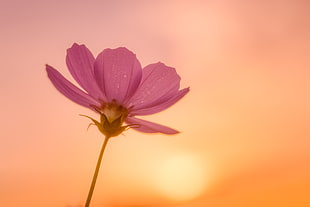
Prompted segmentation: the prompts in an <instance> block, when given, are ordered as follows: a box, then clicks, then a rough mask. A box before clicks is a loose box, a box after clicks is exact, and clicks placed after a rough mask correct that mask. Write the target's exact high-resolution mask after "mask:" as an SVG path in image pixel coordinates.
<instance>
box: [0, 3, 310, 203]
mask: <svg viewBox="0 0 310 207" xmlns="http://www.w3.org/2000/svg"><path fill="white" fill-rule="evenodd" d="M309 11H310V2H309V1H307V0H271V1H259V0H252V1H246V0H205V1H202V0H201V1H198V0H192V1H182V0H179V1H176V0H175V1H173V0H170V1H163V0H159V1H148V0H146V1H141V0H133V1H131V0H129V1H125V0H123V1H120V0H116V1H105V0H101V1H99V0H98V1H86V0H74V1H73V0H63V1H56V0H55V1H46V0H40V1H39V0H28V1H22V0H1V1H0V29H1V34H0V36H1V38H0V45H1V49H0V73H1V75H0V90H1V96H0V101H1V108H0V114H1V118H0V129H1V137H0V201H1V205H2V206H5V207H18V206H31V207H42V206H44V207H56V206H59V207H79V206H80V207H81V206H83V204H84V202H85V200H86V196H87V193H88V189H89V186H90V182H91V178H92V175H93V172H94V168H95V164H96V161H97V156H98V154H99V151H100V147H101V144H102V142H103V136H102V135H101V134H100V133H99V132H98V130H97V129H96V128H95V127H90V128H89V130H88V131H87V126H88V124H89V120H88V119H86V118H85V117H81V116H79V115H78V114H86V115H89V116H92V117H97V115H96V114H94V113H93V112H91V111H90V110H89V109H86V108H83V107H81V106H79V105H77V104H75V103H73V102H71V101H70V100H68V99H67V98H65V97H64V96H63V95H62V94H60V93H59V92H58V91H57V90H56V89H55V88H54V86H53V85H52V84H51V82H50V81H49V79H48V78H47V75H46V71H45V64H47V63H48V64H50V65H52V66H53V67H55V68H57V69H58V70H59V71H60V72H61V73H62V74H64V76H66V77H67V78H68V79H69V80H72V77H71V76H70V75H69V72H68V71H67V68H66V64H65V55H66V49H67V48H69V47H71V45H72V44H73V43H74V42H76V43H79V44H86V45H87V47H88V48H89V49H90V50H91V51H92V52H93V54H94V55H95V56H96V55H97V54H98V53H99V52H101V51H102V50H103V49H105V48H116V47H119V46H125V47H127V48H128V49H130V50H132V51H133V52H134V53H135V54H136V55H137V57H138V59H139V60H140V62H141V64H142V65H143V66H146V65H148V64H150V63H154V62H158V61H161V62H164V63H165V64H166V65H169V66H172V67H175V68H176V69H177V72H178V73H179V74H180V75H181V77H182V80H181V85H182V88H184V87H187V86H190V87H191V91H190V93H189V94H188V95H187V96H185V97H184V98H183V99H182V100H181V101H179V102H178V103H177V104H176V105H174V106H173V107H171V108H169V109H168V110H165V111H164V112H161V113H159V114H155V115H152V116H147V117H143V118H145V119H147V120H151V121H154V122H157V123H161V124H164V125H167V126H170V127H172V128H175V129H178V130H180V131H181V132H182V133H180V134H178V135H175V136H166V135H161V134H151V135H150V134H143V133H139V132H137V131H134V130H129V131H126V132H125V133H124V135H121V136H119V137H117V138H114V139H112V140H111V141H110V142H109V144H108V147H107V150H106V152H105V155H104V159H103V163H102V168H101V170H100V173H99V177H98V181H97V185H96V188H95V192H94V195H93V200H92V203H91V206H93V207H155V206H156V207H157V206H158V207H170V206H177V207H198V206H199V207H200V206H203V207H204V206H210V207H227V206H230V207H243V206H244V207H248V206H252V207H255V206H257V207H258V206H260V207H261V206H281V207H291V206H292V207H293V206H294V207H308V206H310V197H309V195H310V165H309V163H310V139H309V138H310V127H309V122H310V95H309V89H310V81H309V79H310V62H309V54H310V27H309V25H310V12H309Z"/></svg>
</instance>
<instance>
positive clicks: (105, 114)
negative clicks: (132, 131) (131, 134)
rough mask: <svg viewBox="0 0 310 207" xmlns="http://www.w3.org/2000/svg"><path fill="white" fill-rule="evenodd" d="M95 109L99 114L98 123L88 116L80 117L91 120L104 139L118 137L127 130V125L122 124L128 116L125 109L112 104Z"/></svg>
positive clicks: (105, 104)
mask: <svg viewBox="0 0 310 207" xmlns="http://www.w3.org/2000/svg"><path fill="white" fill-rule="evenodd" d="M96 109H97V111H98V112H99V113H100V122H98V121H97V120H95V119H93V118H91V117H89V116H85V115H82V116H85V117H87V118H89V119H91V120H92V121H93V122H94V123H92V124H93V125H96V126H97V127H98V129H99V131H100V132H101V133H102V134H104V135H105V136H106V137H108V138H110V137H115V136H118V135H119V134H121V133H122V132H123V131H124V130H126V129H128V127H129V126H128V125H126V126H123V123H124V121H125V119H126V118H127V116H128V110H127V109H126V108H125V107H123V106H121V105H118V104H116V103H115V102H112V103H104V104H102V106H101V108H96Z"/></svg>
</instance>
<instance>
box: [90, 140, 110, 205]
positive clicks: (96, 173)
mask: <svg viewBox="0 0 310 207" xmlns="http://www.w3.org/2000/svg"><path fill="white" fill-rule="evenodd" d="M109 138H110V137H105V139H104V142H103V145H102V147H101V151H100V154H99V157H98V161H97V165H96V169H95V173H94V176H93V180H92V182H91V186H90V189H89V192H88V196H87V200H86V204H85V207H89V204H90V201H91V198H92V196H93V192H94V188H95V185H96V180H97V177H98V172H99V168H100V164H101V160H102V157H103V153H104V150H105V148H106V146H107V144H108V141H109Z"/></svg>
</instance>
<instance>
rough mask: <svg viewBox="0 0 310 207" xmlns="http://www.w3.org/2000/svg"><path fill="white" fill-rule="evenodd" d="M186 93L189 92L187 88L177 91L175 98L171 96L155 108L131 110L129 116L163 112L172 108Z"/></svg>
mask: <svg viewBox="0 0 310 207" xmlns="http://www.w3.org/2000/svg"><path fill="white" fill-rule="evenodd" d="M188 92H189V88H184V89H182V90H180V91H178V92H177V94H176V95H175V96H173V97H172V98H170V99H169V100H166V101H164V102H162V103H160V104H158V105H155V106H152V107H149V108H142V109H138V110H135V109H134V108H133V110H132V111H131V112H130V114H131V115H150V114H155V113H158V112H160V111H163V110H165V109H167V108H169V107H170V106H172V105H173V104H175V103H176V102H178V101H179V100H180V99H181V98H183V97H184V96H185V95H186V94H187V93H188Z"/></svg>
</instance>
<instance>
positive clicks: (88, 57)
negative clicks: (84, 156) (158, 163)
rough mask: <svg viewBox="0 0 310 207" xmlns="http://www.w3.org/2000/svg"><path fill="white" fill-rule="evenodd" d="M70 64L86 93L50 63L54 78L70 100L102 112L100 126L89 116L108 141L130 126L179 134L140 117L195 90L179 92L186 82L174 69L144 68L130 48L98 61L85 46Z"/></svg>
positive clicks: (70, 55) (108, 52)
mask: <svg viewBox="0 0 310 207" xmlns="http://www.w3.org/2000/svg"><path fill="white" fill-rule="evenodd" d="M66 63H67V66H68V69H69V71H70V73H71V75H72V76H73V78H74V79H75V80H76V82H77V83H78V84H79V85H80V86H81V88H82V89H84V90H82V89H80V88H78V87H77V86H75V85H74V84H72V83H71V82H70V81H68V80H67V79H66V78H64V77H63V76H62V75H61V74H60V73H59V72H58V71H57V70H56V69H54V68H53V67H51V66H49V65H46V70H47V73H48V77H49V79H50V80H51V81H52V83H53V84H54V86H55V87H56V88H57V89H58V90H59V91H60V92H61V93H62V94H63V95H65V96H66V97H67V98H69V99H70V100H72V101H74V102H75V103H77V104H80V105H82V106H85V107H87V108H90V109H92V110H94V111H96V112H98V113H99V114H100V122H99V121H96V120H95V119H93V118H91V117H88V116H86V117H88V118H90V119H91V120H92V121H93V122H94V123H93V124H94V125H96V126H97V127H98V129H99V130H100V131H101V132H102V133H103V134H104V135H106V136H107V137H113V136H117V135H119V134H120V133H122V132H123V131H124V130H126V129H128V128H130V127H131V128H133V129H135V130H138V131H141V132H146V133H157V132H159V133H164V134H175V133H178V131H176V130H174V129H171V128H169V127H167V126H163V125H160V124H156V123H153V122H149V121H145V120H142V119H139V118H137V117H136V116H143V115H150V114H154V113H157V112H160V111H163V110H165V109H167V108H168V107H170V106H171V105H173V104H175V103H176V102H177V101H179V100H180V99H181V98H182V97H183V96H184V95H185V94H187V93H188V92H189V88H185V89H182V90H179V88H180V80H181V78H180V76H179V75H178V74H177V73H176V71H175V69H174V68H171V67H168V66H166V65H164V64H163V63H160V62H158V63H154V64H150V65H147V66H146V67H144V68H143V69H142V68H141V65H140V63H139V61H138V59H137V58H136V55H135V54H134V53H132V52H131V51H129V50H128V49H126V48H124V47H120V48H117V49H105V50H103V51H102V52H101V53H100V54H99V55H98V56H97V58H96V59H95V58H94V56H93V55H92V53H91V52H90V51H89V49H88V48H87V47H86V46H85V45H78V44H76V43H75V44H73V46H72V47H71V48H69V49H68V50H67V57H66ZM124 123H127V125H124Z"/></svg>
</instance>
